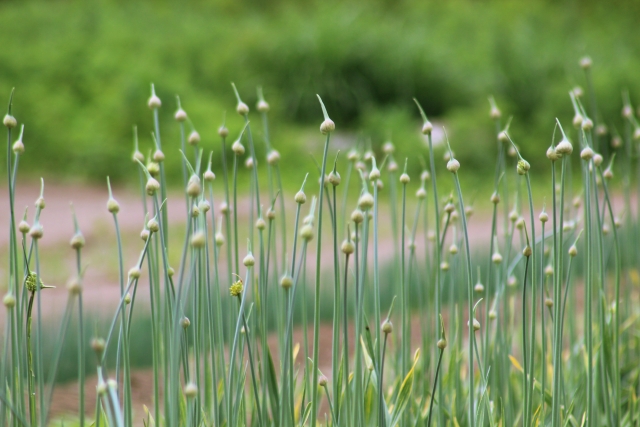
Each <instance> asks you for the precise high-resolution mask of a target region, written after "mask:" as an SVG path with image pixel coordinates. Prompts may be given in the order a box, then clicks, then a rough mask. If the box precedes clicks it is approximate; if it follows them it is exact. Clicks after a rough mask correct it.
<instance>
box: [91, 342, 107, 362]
mask: <svg viewBox="0 0 640 427" xmlns="http://www.w3.org/2000/svg"><path fill="white" fill-rule="evenodd" d="M106 345H107V344H106V343H105V341H104V339H103V338H93V339H92V340H91V349H92V350H93V351H94V352H95V353H96V354H97V355H98V358H99V357H100V356H102V352H104V348H105V346H106Z"/></svg>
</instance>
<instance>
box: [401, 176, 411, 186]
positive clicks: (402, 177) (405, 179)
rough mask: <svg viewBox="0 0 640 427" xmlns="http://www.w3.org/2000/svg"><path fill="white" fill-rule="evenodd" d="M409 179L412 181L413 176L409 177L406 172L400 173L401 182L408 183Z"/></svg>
mask: <svg viewBox="0 0 640 427" xmlns="http://www.w3.org/2000/svg"><path fill="white" fill-rule="evenodd" d="M409 181H411V178H409V175H408V174H406V173H403V174H402V175H400V182H401V183H402V184H408V183H409Z"/></svg>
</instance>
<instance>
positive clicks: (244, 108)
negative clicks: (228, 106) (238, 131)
mask: <svg viewBox="0 0 640 427" xmlns="http://www.w3.org/2000/svg"><path fill="white" fill-rule="evenodd" d="M236 112H237V113H238V114H240V115H241V116H246V115H247V114H249V106H248V105H247V104H245V103H244V102H242V101H240V102H238V105H236Z"/></svg>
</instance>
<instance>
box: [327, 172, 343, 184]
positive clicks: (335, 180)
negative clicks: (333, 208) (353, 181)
mask: <svg viewBox="0 0 640 427" xmlns="http://www.w3.org/2000/svg"><path fill="white" fill-rule="evenodd" d="M341 180H342V178H341V177H340V174H339V173H338V171H336V172H333V171H331V173H330V174H329V183H330V184H331V185H333V186H334V187H337V186H338V185H340V181H341Z"/></svg>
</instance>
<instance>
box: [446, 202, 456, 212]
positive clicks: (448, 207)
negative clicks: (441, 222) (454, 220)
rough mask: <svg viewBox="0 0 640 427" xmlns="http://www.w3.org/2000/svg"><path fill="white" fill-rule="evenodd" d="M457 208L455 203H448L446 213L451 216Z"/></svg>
mask: <svg viewBox="0 0 640 427" xmlns="http://www.w3.org/2000/svg"><path fill="white" fill-rule="evenodd" d="M455 210H456V207H455V205H454V204H453V203H451V202H448V203H447V204H446V205H444V211H445V212H446V213H448V214H450V213H451V212H453V211H455Z"/></svg>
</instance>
